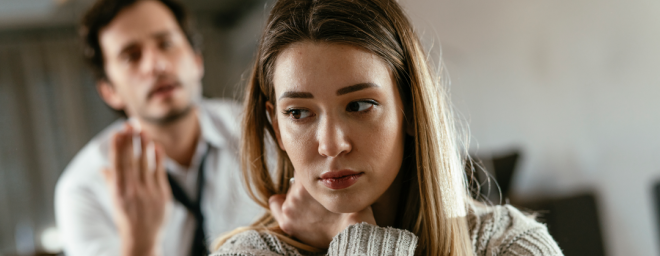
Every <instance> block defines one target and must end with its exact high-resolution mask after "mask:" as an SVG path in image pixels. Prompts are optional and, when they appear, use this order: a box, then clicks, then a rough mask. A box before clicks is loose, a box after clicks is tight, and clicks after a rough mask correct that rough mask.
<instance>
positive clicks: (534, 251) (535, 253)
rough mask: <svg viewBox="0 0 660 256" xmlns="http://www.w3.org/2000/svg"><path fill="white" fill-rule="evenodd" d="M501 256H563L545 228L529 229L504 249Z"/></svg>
mask: <svg viewBox="0 0 660 256" xmlns="http://www.w3.org/2000/svg"><path fill="white" fill-rule="evenodd" d="M501 255H502V256H521V255H524V256H563V255H564V254H563V253H562V252H561V249H559V246H557V242H555V240H554V239H552V236H550V234H549V233H548V231H547V229H545V228H536V229H531V230H528V231H527V232H525V233H524V234H522V235H520V236H518V237H516V238H515V239H513V240H512V242H511V243H510V244H508V245H506V247H505V248H504V250H503V251H502V254H501Z"/></svg>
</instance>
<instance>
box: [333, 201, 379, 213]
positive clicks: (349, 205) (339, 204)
mask: <svg viewBox="0 0 660 256" xmlns="http://www.w3.org/2000/svg"><path fill="white" fill-rule="evenodd" d="M321 205H323V207H325V208H326V209H328V211H331V212H334V213H354V212H359V211H362V210H364V209H365V208H367V207H369V206H370V205H371V204H365V203H361V202H356V201H353V200H343V199H340V198H332V199H330V200H325V202H321Z"/></svg>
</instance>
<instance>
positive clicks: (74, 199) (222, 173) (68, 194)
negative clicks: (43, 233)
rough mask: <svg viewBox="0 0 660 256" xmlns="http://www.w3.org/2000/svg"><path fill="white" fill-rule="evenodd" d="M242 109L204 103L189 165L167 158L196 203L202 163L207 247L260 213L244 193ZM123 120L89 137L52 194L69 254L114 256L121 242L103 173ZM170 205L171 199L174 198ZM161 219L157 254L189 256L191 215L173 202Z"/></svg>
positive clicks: (230, 104)
mask: <svg viewBox="0 0 660 256" xmlns="http://www.w3.org/2000/svg"><path fill="white" fill-rule="evenodd" d="M239 111H240V108H239V107H238V105H237V104H236V103H234V102H230V101H222V100H203V101H202V102H201V103H200V104H199V122H200V127H201V130H202V135H201V136H200V141H199V143H198V146H197V149H196V151H195V155H194V157H193V161H192V164H191V165H190V167H188V168H185V167H182V166H180V165H179V164H177V163H176V162H175V161H173V160H171V159H166V162H165V164H166V168H167V171H168V172H169V173H170V174H171V175H172V176H173V178H174V179H175V180H176V181H177V182H178V183H179V185H180V186H181V187H182V188H183V190H184V191H185V192H186V193H187V195H188V196H189V198H191V199H192V200H193V201H196V200H197V198H196V196H195V194H196V193H195V191H196V188H197V175H198V172H199V171H198V169H199V164H200V162H201V160H202V157H203V156H204V154H205V153H206V151H207V150H209V146H210V151H209V154H208V156H207V158H206V161H205V163H204V175H205V177H204V178H205V180H206V182H205V185H204V191H203V192H202V203H201V207H202V212H203V214H204V224H205V225H204V230H205V234H206V241H207V244H208V245H211V244H212V241H213V240H214V239H215V238H217V237H218V236H220V235H221V234H222V233H225V232H228V231H231V230H233V229H235V228H237V227H241V226H247V225H250V224H251V223H252V222H253V221H255V220H256V219H257V218H258V217H259V216H260V215H261V214H263V213H264V209H263V208H261V207H260V206H258V205H257V204H256V203H255V202H254V201H253V200H252V199H250V197H249V196H248V194H247V191H246V190H245V186H244V184H243V180H242V177H241V170H240V166H239V158H238V145H239V144H238V138H239V134H240V128H239V121H240V118H239ZM124 122H125V121H124V120H119V121H116V122H114V123H113V124H112V125H110V126H109V127H108V128H106V129H105V130H104V131H102V132H101V133H100V134H98V135H97V136H96V137H95V138H94V139H92V140H91V141H90V142H89V143H88V144H87V145H86V146H85V147H84V148H83V149H82V150H80V152H78V154H77V155H76V156H75V157H74V158H73V160H72V161H71V163H69V165H68V166H67V168H66V170H65V171H64V172H63V173H62V176H60V179H59V181H58V183H57V188H56V190H55V214H56V219H57V225H58V228H59V231H60V234H61V238H62V240H63V243H64V250H65V253H66V254H67V255H68V256H91V255H94V256H101V255H107V256H118V255H119V254H120V248H121V244H120V243H121V241H120V238H119V235H118V233H117V228H116V227H115V225H114V222H113V220H112V204H111V199H110V194H109V191H108V187H107V186H106V184H105V181H104V179H103V176H102V173H101V170H102V168H104V167H107V166H109V159H108V151H109V143H110V138H111V135H112V134H113V133H114V132H116V131H119V130H120V129H122V127H123V123H124ZM173 201H174V200H173ZM172 205H173V207H172V210H171V211H170V213H169V215H168V219H167V220H166V221H165V225H166V226H165V227H164V232H163V236H162V238H161V241H160V245H159V246H160V248H159V249H160V251H161V252H162V255H164V256H174V255H176V256H183V255H188V254H190V248H191V245H192V239H193V236H194V230H195V224H196V221H195V218H194V216H193V215H192V214H191V213H190V212H189V211H188V210H187V209H186V208H185V207H184V206H183V205H181V204H180V203H178V202H176V201H174V202H173V204H172Z"/></svg>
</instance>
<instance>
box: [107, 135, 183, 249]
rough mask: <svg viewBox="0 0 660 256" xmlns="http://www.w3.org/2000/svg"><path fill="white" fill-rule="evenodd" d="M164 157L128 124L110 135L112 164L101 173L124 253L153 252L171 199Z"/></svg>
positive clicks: (151, 143)
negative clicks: (123, 128)
mask: <svg viewBox="0 0 660 256" xmlns="http://www.w3.org/2000/svg"><path fill="white" fill-rule="evenodd" d="M164 158H165V155H164V153H163V151H162V150H161V149H160V148H159V147H158V146H154V144H153V142H151V141H149V140H148V139H146V138H145V136H144V135H143V134H141V133H140V134H139V135H136V134H134V132H133V129H132V128H131V127H130V126H128V125H127V127H126V129H125V130H124V131H121V132H118V133H117V134H115V135H114V136H113V137H112V140H111V146H110V163H111V165H112V166H111V167H110V168H109V169H106V170H104V172H103V174H104V176H105V180H106V184H107V186H108V188H109V190H110V197H111V200H112V204H113V211H114V212H113V220H114V222H115V225H116V226H117V230H118V233H119V235H120V237H121V241H122V255H124V256H128V255H155V254H157V252H156V251H157V250H156V247H157V245H158V241H157V240H158V235H159V232H160V231H161V229H162V226H163V225H164V222H165V218H166V212H167V209H168V206H169V205H170V203H171V198H172V195H171V191H170V187H169V183H168V181H167V174H166V172H165V167H164V166H163V159H164Z"/></svg>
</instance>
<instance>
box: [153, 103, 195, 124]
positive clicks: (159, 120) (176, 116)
mask: <svg viewBox="0 0 660 256" xmlns="http://www.w3.org/2000/svg"><path fill="white" fill-rule="evenodd" d="M192 110H193V104H189V105H188V106H186V107H184V108H183V109H174V110H172V111H170V112H169V113H167V114H166V115H165V116H162V117H152V116H149V115H142V120H144V121H145V122H148V123H152V124H155V125H158V126H167V125H170V124H173V123H176V122H177V121H179V120H181V119H183V118H184V117H186V116H188V114H190V113H191V112H192Z"/></svg>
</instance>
